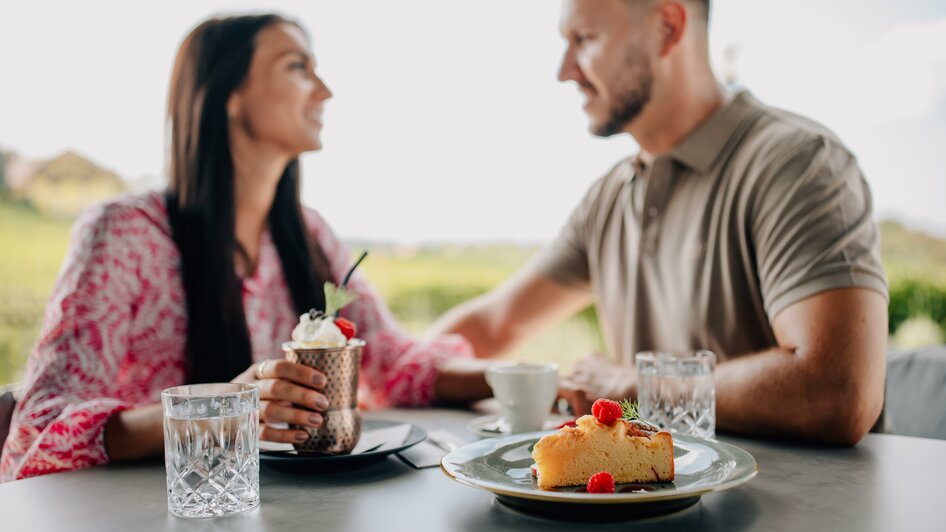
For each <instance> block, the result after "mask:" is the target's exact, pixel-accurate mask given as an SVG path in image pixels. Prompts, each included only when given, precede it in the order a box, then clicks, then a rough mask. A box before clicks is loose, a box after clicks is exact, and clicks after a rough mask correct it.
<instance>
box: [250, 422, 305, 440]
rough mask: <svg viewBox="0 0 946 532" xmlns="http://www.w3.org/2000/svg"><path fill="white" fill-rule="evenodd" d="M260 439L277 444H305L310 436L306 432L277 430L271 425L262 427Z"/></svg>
mask: <svg viewBox="0 0 946 532" xmlns="http://www.w3.org/2000/svg"><path fill="white" fill-rule="evenodd" d="M259 439H260V440H262V441H271V442H276V443H305V441H306V440H308V439H309V435H308V434H306V432H305V431H304V430H292V429H277V428H276V427H270V426H269V425H266V424H262V425H260V431H259Z"/></svg>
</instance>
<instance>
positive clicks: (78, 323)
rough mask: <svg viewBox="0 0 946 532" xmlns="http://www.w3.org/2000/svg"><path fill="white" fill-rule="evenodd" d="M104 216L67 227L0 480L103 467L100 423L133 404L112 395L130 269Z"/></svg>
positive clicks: (124, 335) (124, 333)
mask: <svg viewBox="0 0 946 532" xmlns="http://www.w3.org/2000/svg"><path fill="white" fill-rule="evenodd" d="M110 217H111V216H110V213H109V211H108V210H107V208H105V207H99V208H96V209H94V210H92V211H89V212H88V213H87V214H86V215H84V216H83V217H82V218H80V219H79V220H78V221H77V223H76V227H75V229H74V230H73V233H72V238H71V242H70V245H69V252H68V255H67V257H66V260H65V263H64V265H63V268H62V270H61V271H60V274H59V278H58V279H57V281H56V284H55V286H54V289H53V295H52V297H51V299H50V302H49V304H48V305H47V308H46V316H45V319H44V324H43V329H42V332H41V333H40V337H39V340H38V342H37V344H36V346H35V348H34V350H33V352H32V353H31V356H30V358H29V360H28V362H27V368H26V375H25V379H24V391H23V395H22V399H21V401H20V402H19V403H18V404H17V408H16V410H15V412H14V415H13V420H12V425H11V427H10V435H9V437H8V438H7V441H6V444H5V445H4V448H3V458H2V462H0V481H10V480H14V479H21V478H26V477H32V476H36V475H42V474H46V473H54V472H58V471H67V470H71V469H78V468H83V467H90V466H94V465H98V464H103V463H106V462H108V456H107V455H106V453H105V444H104V432H105V424H106V422H107V421H108V418H109V417H110V416H112V415H113V414H114V413H116V412H118V411H121V410H125V409H127V408H131V407H132V406H133V405H131V404H128V403H126V402H124V401H122V400H120V399H117V398H116V397H117V395H116V396H113V395H112V394H111V392H113V391H114V390H113V388H114V384H113V383H114V381H115V380H116V379H115V377H116V376H117V373H118V364H119V361H120V359H121V357H123V356H124V355H125V352H126V345H127V340H128V334H129V327H130V325H129V322H130V312H131V303H130V301H131V297H130V294H131V293H132V287H131V286H129V283H128V282H127V280H126V279H127V278H126V276H125V275H124V274H125V273H127V272H126V271H123V270H127V269H128V268H133V266H132V265H130V264H129V262H128V261H126V260H124V258H125V257H123V256H122V249H121V248H122V244H120V242H119V241H118V240H120V238H119V237H118V235H115V234H111V232H110V229H111V227H110V226H111V224H110ZM116 239H118V240H116Z"/></svg>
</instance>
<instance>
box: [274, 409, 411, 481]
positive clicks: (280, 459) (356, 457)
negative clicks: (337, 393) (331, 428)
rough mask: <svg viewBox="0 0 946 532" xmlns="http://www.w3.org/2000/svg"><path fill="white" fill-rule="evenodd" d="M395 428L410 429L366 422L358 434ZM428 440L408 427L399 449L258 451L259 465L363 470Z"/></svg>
mask: <svg viewBox="0 0 946 532" xmlns="http://www.w3.org/2000/svg"><path fill="white" fill-rule="evenodd" d="M395 425H411V424H410V423H405V422H403V421H381V420H371V419H366V420H364V421H363V422H362V425H361V430H362V431H368V430H377V429H383V428H387V427H393V426H395ZM426 438H427V432H426V431H424V429H422V428H420V427H418V426H417V425H411V431H410V432H409V433H408V434H407V438H406V439H405V440H404V443H403V444H401V445H400V446H398V447H393V448H388V449H379V450H377V451H368V452H366V453H360V454H336V455H328V454H299V453H297V452H296V451H262V450H261V451H260V452H259V459H260V464H262V465H265V466H268V467H272V468H274V469H279V470H282V471H288V472H305V473H322V472H329V471H338V470H341V469H355V468H359V467H365V466H368V465H371V464H374V463H377V462H380V461H381V460H384V459H385V458H387V457H388V456H390V455H392V454H394V453H399V452H401V451H403V450H404V449H407V448H409V447H413V446H414V445H417V444H418V443H420V442H422V441H424V440H425V439H426Z"/></svg>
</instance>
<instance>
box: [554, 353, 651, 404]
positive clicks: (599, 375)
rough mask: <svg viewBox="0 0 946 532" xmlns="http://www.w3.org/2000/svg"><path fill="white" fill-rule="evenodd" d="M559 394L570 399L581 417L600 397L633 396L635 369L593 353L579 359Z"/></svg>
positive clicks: (563, 382) (561, 383) (562, 383)
mask: <svg viewBox="0 0 946 532" xmlns="http://www.w3.org/2000/svg"><path fill="white" fill-rule="evenodd" d="M558 395H559V397H562V398H564V399H566V400H567V401H568V404H569V406H571V408H572V412H574V414H575V415H576V416H582V415H585V414H588V413H590V412H591V405H592V404H593V403H594V402H595V400H597V399H601V398H606V399H614V400H615V401H620V400H621V399H634V398H635V397H636V396H637V375H636V371H635V370H634V369H633V368H629V367H627V366H622V365H621V364H618V363H617V362H615V361H613V360H611V359H610V358H608V357H606V356H604V355H601V354H599V353H592V354H591V355H588V356H587V357H585V358H583V359H581V360H579V361H578V362H576V363H575V365H574V366H572V372H571V373H570V374H569V375H567V376H565V377H563V378H562V379H561V381H560V382H559V389H558Z"/></svg>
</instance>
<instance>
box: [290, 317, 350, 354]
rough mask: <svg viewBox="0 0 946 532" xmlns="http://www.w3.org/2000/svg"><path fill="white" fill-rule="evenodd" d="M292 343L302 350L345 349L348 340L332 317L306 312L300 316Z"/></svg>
mask: <svg viewBox="0 0 946 532" xmlns="http://www.w3.org/2000/svg"><path fill="white" fill-rule="evenodd" d="M292 343H293V346H294V347H298V348H300V349H318V348H325V347H345V346H346V345H347V344H348V339H347V338H345V335H344V334H342V331H341V330H340V329H339V328H338V326H336V325H335V321H334V320H333V319H332V318H331V316H326V315H325V314H315V313H311V312H306V313H305V314H303V315H301V316H299V325H296V328H295V329H293V331H292Z"/></svg>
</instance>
